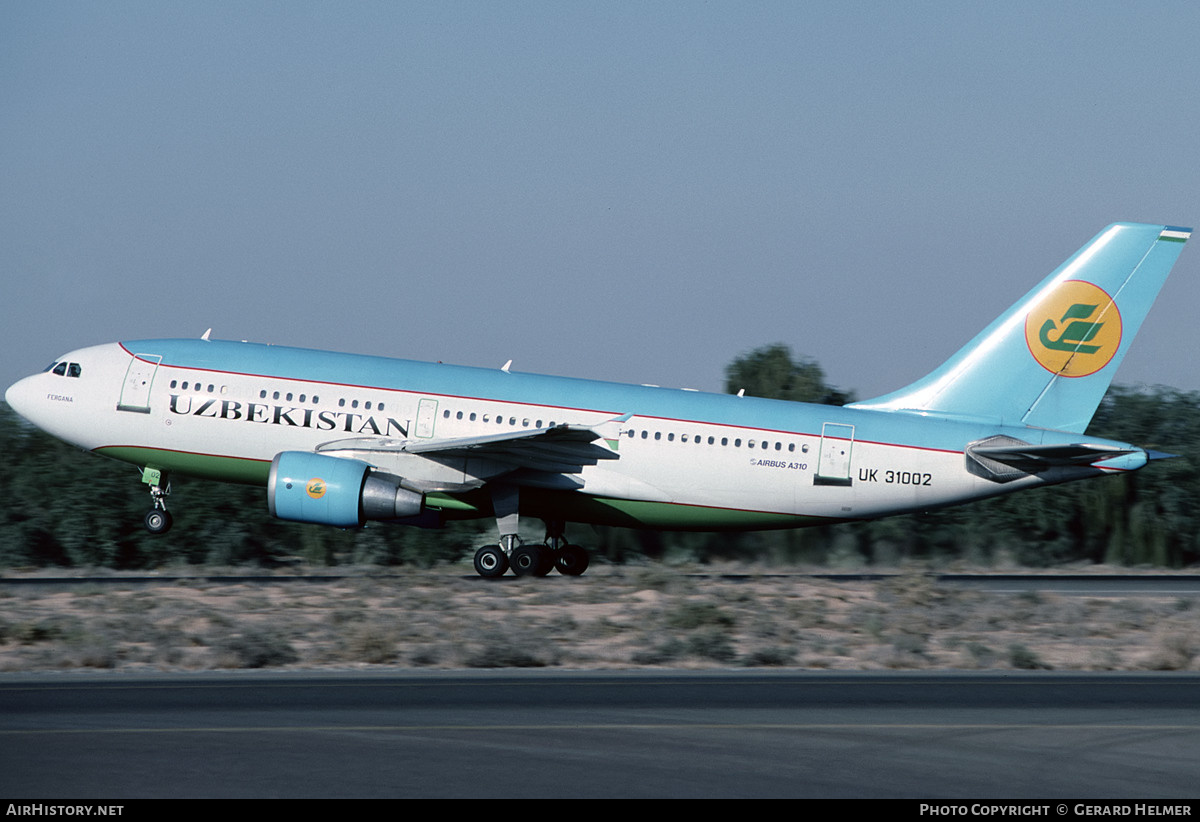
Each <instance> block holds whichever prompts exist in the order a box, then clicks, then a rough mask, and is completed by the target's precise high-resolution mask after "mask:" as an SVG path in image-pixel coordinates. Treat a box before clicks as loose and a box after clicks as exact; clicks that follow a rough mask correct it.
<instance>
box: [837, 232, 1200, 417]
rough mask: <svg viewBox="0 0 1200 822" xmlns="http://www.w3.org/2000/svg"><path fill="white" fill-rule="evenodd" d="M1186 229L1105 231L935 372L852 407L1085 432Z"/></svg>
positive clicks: (1157, 289) (1185, 237)
mask: <svg viewBox="0 0 1200 822" xmlns="http://www.w3.org/2000/svg"><path fill="white" fill-rule="evenodd" d="M1191 231H1192V230H1191V229H1190V228H1175V227H1172V226H1162V225H1143V224H1140V223H1115V224H1113V225H1110V226H1109V227H1108V228H1106V229H1104V230H1103V231H1101V232H1100V233H1099V234H1098V235H1096V237H1095V238H1094V239H1093V240H1092V241H1091V242H1089V243H1088V244H1087V245H1085V246H1084V247H1083V248H1081V249H1079V251H1077V252H1075V254H1074V255H1073V256H1072V257H1071V258H1070V259H1069V260H1067V261H1066V262H1065V263H1063V264H1062V265H1061V266H1059V267H1058V268H1057V269H1056V270H1055V271H1054V273H1052V274H1051V275H1050V276H1049V277H1047V278H1046V279H1045V280H1044V281H1042V283H1041V284H1040V285H1038V286H1037V287H1036V288H1034V289H1033V290H1032V291H1030V292H1029V293H1028V294H1026V295H1025V296H1024V297H1023V298H1022V299H1021V300H1020V301H1019V302H1017V303H1016V305H1014V306H1013V307H1012V308H1010V309H1008V311H1006V312H1005V313H1004V314H1002V315H1001V316H1000V317H998V318H997V319H996V320H995V321H994V322H993V323H992V324H991V325H989V326H988V327H987V328H985V329H984V330H983V331H982V332H981V333H980V334H979V335H978V336H977V337H975V339H973V340H971V342H969V343H967V345H965V346H964V347H963V348H962V349H961V350H959V352H958V353H956V354H955V355H954V356H953V357H951V358H950V359H949V360H947V361H946V362H945V364H943V365H942V366H941V367H940V368H938V369H937V370H936V371H934V372H933V373H931V374H929V375H928V376H926V377H924V378H922V379H920V380H918V381H917V382H915V383H913V384H912V385H910V386H908V387H907V388H902V389H900V390H899V391H896V392H893V393H891V394H887V395H884V396H882V397H878V398H876V399H873V400H866V401H863V402H859V403H855V404H854V405H852V406H851V407H852V408H870V409H876V410H888V411H908V412H913V413H920V414H927V415H937V416H947V417H956V418H968V419H980V420H988V421H992V422H997V423H1000V424H1004V425H1028V426H1034V427H1038V428H1052V429H1056V430H1060V431H1072V432H1077V433H1082V432H1083V430H1084V429H1085V428H1086V427H1087V425H1088V422H1089V421H1090V420H1091V418H1092V415H1093V414H1094V413H1095V411H1096V407H1097V406H1098V405H1099V404H1100V400H1101V399H1103V397H1104V393H1105V391H1107V390H1108V386H1109V383H1111V382H1112V378H1113V374H1114V373H1115V372H1116V370H1117V367H1118V366H1119V365H1120V364H1121V360H1122V359H1124V357H1125V352H1126V351H1127V350H1128V348H1129V344H1130V343H1131V342H1132V341H1133V337H1134V335H1135V334H1137V332H1138V329H1139V328H1140V327H1141V325H1142V320H1144V319H1145V318H1146V314H1147V312H1149V310H1150V306H1151V305H1152V304H1153V303H1154V298H1155V297H1157V296H1158V292H1159V289H1160V288H1162V284H1163V283H1164V282H1165V281H1166V279H1167V274H1168V273H1170V271H1171V266H1173V265H1174V264H1175V260H1176V259H1177V258H1178V257H1179V253H1180V252H1181V251H1182V250H1183V244H1184V243H1185V242H1186V241H1187V239H1188V237H1190V236H1191Z"/></svg>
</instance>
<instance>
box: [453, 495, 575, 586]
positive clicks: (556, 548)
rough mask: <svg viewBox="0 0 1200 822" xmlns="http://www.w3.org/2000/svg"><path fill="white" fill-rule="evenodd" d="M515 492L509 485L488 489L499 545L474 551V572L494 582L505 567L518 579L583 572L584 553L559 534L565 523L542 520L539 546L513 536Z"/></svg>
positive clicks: (516, 519) (514, 534)
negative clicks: (543, 535)
mask: <svg viewBox="0 0 1200 822" xmlns="http://www.w3.org/2000/svg"><path fill="white" fill-rule="evenodd" d="M518 494H519V491H518V489H517V488H516V487H513V486H498V487H495V488H493V489H492V507H493V508H494V509H495V513H496V525H497V527H498V528H499V530H500V542H499V543H498V544H496V545H485V546H483V547H482V548H480V549H479V550H478V551H476V552H475V573H477V574H479V576H481V577H486V578H488V579H494V578H495V577H502V576H504V574H505V572H506V571H508V569H509V568H511V569H512V572H513V573H514V574H516V575H517V576H519V577H526V576H532V577H544V576H546V574H548V573H550V572H551V571H552V570H555V569H557V570H558V572H559V573H560V574H562V575H564V576H570V577H577V576H579V575H580V574H582V573H583V572H584V571H586V570H587V567H588V553H587V551H585V550H584V549H583V548H580V547H579V546H578V545H571V544H570V543H568V542H567V539H566V537H565V536H564V535H563V531H564V529H565V527H566V523H564V522H561V521H559V520H546V540H545V542H544V543H543V544H542V545H536V544H534V543H523V542H521V538H520V537H519V536H517V525H518V523H519V521H520V520H519V517H518V514H517V507H518V506H517V499H518Z"/></svg>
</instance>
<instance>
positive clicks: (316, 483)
mask: <svg viewBox="0 0 1200 822" xmlns="http://www.w3.org/2000/svg"><path fill="white" fill-rule="evenodd" d="M304 490H305V491H307V492H308V495H309V496H310V497H312V498H313V499H320V498H321V497H323V496H325V480H323V479H321V478H320V477H313V478H312V479H310V480H309V481H308V484H307V485H305V486H304Z"/></svg>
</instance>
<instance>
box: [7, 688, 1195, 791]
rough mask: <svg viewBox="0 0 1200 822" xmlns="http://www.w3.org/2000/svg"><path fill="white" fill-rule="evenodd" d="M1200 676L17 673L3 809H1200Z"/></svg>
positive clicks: (10, 703) (10, 691) (10, 702)
mask: <svg viewBox="0 0 1200 822" xmlns="http://www.w3.org/2000/svg"><path fill="white" fill-rule="evenodd" d="M1197 762H1200V675H1197V674H1191V673H1187V674H1179V673H1163V674H1060V673H1053V672H1038V673H1036V674H1012V673H995V674H969V673H940V674H929V673H920V674H905V673H851V674H847V673H822V672H812V671H779V672H773V671H768V672H752V673H745V672H719V673H711V672H704V673H695V674H689V673H686V672H682V673H681V672H659V673H646V672H622V673H594V672H569V671H544V670H542V671H528V672H524V671H519V672H516V673H514V672H512V671H505V672H462V673H458V672H454V673H446V672H404V673H387V674H368V675H364V674H361V673H340V674H338V673H333V674H312V673H263V672H250V673H239V674H195V675H162V676H146V677H141V676H139V677H132V676H128V675H112V676H96V675H76V674H58V675H16V674H14V675H6V676H4V677H2V678H0V796H4V797H6V798H11V799H16V798H41V799H66V798H92V799H120V798H127V799H128V798H154V797H172V798H183V797H188V798H191V797H226V798H239V797H291V798H295V797H313V798H318V797H319V798H338V797H901V798H905V797H907V798H920V799H924V798H964V799H966V798H974V799H980V798H1012V799H1042V798H1073V799H1101V798H1129V799H1134V798H1144V799H1158V800H1163V799H1170V798H1195V797H1196V796H1197V794H1198V793H1200V782H1198V778H1197V773H1198V772H1197V766H1196V763H1197Z"/></svg>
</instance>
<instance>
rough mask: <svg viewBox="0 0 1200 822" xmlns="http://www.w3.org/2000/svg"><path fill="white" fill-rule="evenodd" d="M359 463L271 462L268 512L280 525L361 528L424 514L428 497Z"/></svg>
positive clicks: (281, 456) (283, 455)
mask: <svg viewBox="0 0 1200 822" xmlns="http://www.w3.org/2000/svg"><path fill="white" fill-rule="evenodd" d="M402 482H403V480H402V479H401V478H400V477H397V476H395V475H393V474H387V473H384V472H382V471H376V470H375V469H373V468H371V466H370V465H367V463H365V462H361V461H359V460H351V459H344V458H341V457H329V456H325V455H323V454H311V453H308V452H305V451H282V452H280V453H278V454H276V455H275V459H273V460H271V474H270V477H269V478H268V480H267V508H268V509H269V510H270V512H271V515H272V516H275V517H278V518H279V519H287V520H293V521H296V522H314V523H318V524H321V525H336V526H338V527H339V528H357V527H358V526H360V525H363V524H364V523H366V522H367V521H368V520H393V519H403V518H405V517H415V516H417V515H418V514H420V513H421V508H422V507H423V505H424V501H425V499H424V497H423V496H422V495H421V494H419V493H417V492H415V491H410V490H408V489H407V488H403V487H402V486H401V483H402Z"/></svg>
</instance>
